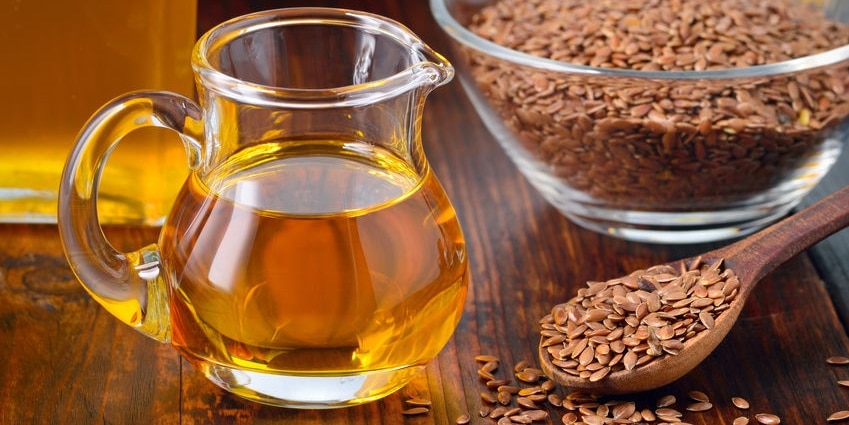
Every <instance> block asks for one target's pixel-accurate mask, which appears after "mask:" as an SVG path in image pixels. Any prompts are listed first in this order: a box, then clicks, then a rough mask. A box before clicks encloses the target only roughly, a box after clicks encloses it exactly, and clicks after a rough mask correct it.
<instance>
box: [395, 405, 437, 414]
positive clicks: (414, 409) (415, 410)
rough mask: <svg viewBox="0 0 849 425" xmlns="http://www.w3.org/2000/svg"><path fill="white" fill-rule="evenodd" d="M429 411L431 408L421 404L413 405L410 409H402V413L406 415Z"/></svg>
mask: <svg viewBox="0 0 849 425" xmlns="http://www.w3.org/2000/svg"><path fill="white" fill-rule="evenodd" d="M429 411H430V409H428V408H427V407H424V406H419V407H411V408H409V409H406V410H402V411H401V413H402V414H404V415H408V416H413V415H421V414H424V413H427V412H429Z"/></svg>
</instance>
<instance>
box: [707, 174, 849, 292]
mask: <svg viewBox="0 0 849 425" xmlns="http://www.w3.org/2000/svg"><path fill="white" fill-rule="evenodd" d="M847 226H849V186H846V187H843V188H842V189H840V190H837V191H835V192H833V193H832V194H830V195H828V196H827V197H825V198H823V199H821V200H819V201H818V202H816V203H814V204H813V205H811V206H809V207H807V208H805V209H803V210H801V211H798V212H796V213H795V214H793V215H790V216H788V217H787V218H785V219H783V220H781V221H779V222H777V223H775V224H773V225H771V226H769V227H767V228H766V229H764V230H761V231H760V232H757V233H755V234H753V235H751V236H748V237H746V238H745V239H742V240H740V241H737V242H735V243H733V244H731V245H728V246H726V247H724V248H720V249H718V250H716V251H714V255H713V257H722V258H726V259H732V258H733V264H729V265H728V266H729V267H730V268H732V269H734V271H735V273H737V275H738V276H743V275H745V276H746V277H747V279H741V280H746V281H749V282H752V283H756V282H758V281H759V280H761V279H762V278H763V277H764V276H766V275H767V274H768V273H770V272H771V271H772V270H774V269H775V268H776V267H778V266H780V265H781V264H783V263H784V262H785V261H787V260H789V259H790V258H792V257H794V256H795V255H797V254H799V253H800V252H802V251H804V250H806V249H808V248H810V247H811V246H812V245H814V244H816V243H817V242H819V241H821V240H823V239H825V238H826V237H828V236H830V235H831V234H833V233H835V232H837V231H839V230H841V229H843V228H845V227H847ZM751 286H754V285H751Z"/></svg>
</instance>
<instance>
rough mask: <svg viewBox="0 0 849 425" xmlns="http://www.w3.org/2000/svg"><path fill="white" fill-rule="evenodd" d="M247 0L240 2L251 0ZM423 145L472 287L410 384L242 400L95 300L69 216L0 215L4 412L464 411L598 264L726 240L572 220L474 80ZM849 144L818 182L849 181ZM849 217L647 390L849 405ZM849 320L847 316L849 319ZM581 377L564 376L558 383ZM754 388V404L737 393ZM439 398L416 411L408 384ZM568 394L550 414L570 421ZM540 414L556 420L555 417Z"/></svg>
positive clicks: (234, 415) (717, 399)
mask: <svg viewBox="0 0 849 425" xmlns="http://www.w3.org/2000/svg"><path fill="white" fill-rule="evenodd" d="M231 3H233V4H232V5H228V4H227V3H226V2H220V1H216V2H213V1H203V0H202V1H201V5H200V15H199V30H200V31H203V30H205V29H207V28H209V27H210V26H212V25H214V24H215V23H217V22H219V21H221V20H224V19H226V18H229V17H232V16H236V15H239V14H243V13H247V12H250V11H252V10H258V9H265V8H273V7H285V6H299V5H324V6H339V7H347V8H354V9H360V10H366V11H371V12H375V13H379V14H382V15H385V16H388V17H391V18H394V19H397V20H399V21H401V22H403V23H405V24H407V25H408V26H409V27H410V28H411V29H412V30H413V31H414V32H416V33H417V34H419V35H420V36H421V37H422V38H424V39H425V40H426V41H427V42H429V43H430V44H431V45H432V46H433V47H434V48H436V49H437V50H439V51H441V52H444V53H448V47H447V39H446V37H445V35H444V34H443V33H442V31H441V30H440V29H439V28H438V27H437V25H436V24H435V22H434V21H433V19H432V18H431V16H430V14H429V11H428V8H427V3H426V2H425V1H424V0H415V1H400V0H361V1H354V0H351V1H335V2H334V1H317V0H313V1H301V2H295V1H289V2H272V1H243V2H235V1H234V2H231ZM237 3H238V4H237ZM423 132H424V144H425V150H426V152H427V154H428V156H429V158H430V160H431V163H432V165H433V167H434V169H435V170H436V172H437V175H439V176H440V178H441V180H442V182H443V184H444V185H445V187H446V190H447V191H448V193H449V196H450V197H451V198H452V200H453V201H454V204H455V207H456V208H457V210H458V213H459V215H460V219H461V222H462V224H463V226H464V230H465V234H466V238H467V242H468V247H469V255H470V260H471V264H472V266H471V272H472V286H471V288H470V291H469V295H468V299H467V304H466V307H465V311H464V316H463V319H462V321H461V322H460V324H459V326H458V328H457V331H456V333H455V335H454V337H453V339H452V340H451V341H450V342H449V343H448V345H447V346H446V347H445V348H444V349H443V351H442V352H441V353H440V355H439V356H438V358H437V359H435V360H434V361H433V362H431V363H430V364H429V365H428V367H427V368H426V371H425V372H424V373H421V374H420V375H419V376H417V377H416V378H415V379H414V380H413V382H411V383H410V384H409V385H407V386H406V387H404V388H403V389H401V390H400V391H398V392H397V393H395V394H393V395H391V396H389V397H387V398H385V399H383V400H380V401H377V402H373V403H371V404H367V405H363V406H358V407H352V408H345V409H336V410H326V411H320V410H290V409H281V408H274V407H269V406H263V405H258V404H253V403H250V402H246V401H243V400H241V399H239V398H237V397H235V396H232V395H229V394H228V393H226V392H224V391H222V390H220V389H218V388H217V387H216V386H214V385H213V384H211V383H209V382H207V381H206V379H205V378H204V377H202V375H201V374H200V373H199V372H197V371H195V370H193V369H192V368H191V367H190V366H189V365H188V364H187V363H186V362H185V361H183V360H181V359H180V357H179V356H178V354H177V352H176V351H175V350H174V349H172V348H171V347H170V346H168V345H163V344H159V343H157V342H155V341H153V340H150V339H147V338H145V337H143V336H142V335H140V334H137V333H136V332H135V331H133V330H132V329H130V328H129V327H127V326H124V325H122V324H120V323H119V322H118V321H117V320H116V319H114V318H113V317H112V316H110V315H109V314H108V313H107V312H106V311H105V310H104V309H102V308H101V307H100V306H99V305H98V304H97V303H95V302H94V301H93V300H92V299H91V298H90V297H89V296H88V295H87V294H86V293H85V291H84V290H83V289H82V288H81V287H80V285H79V284H78V283H77V282H76V280H75V279H74V277H73V275H72V274H71V272H70V270H69V269H68V267H67V265H66V262H65V259H64V256H63V254H62V251H61V247H60V244H59V239H58V232H57V230H56V227H55V226H51V225H21V224H2V225H0V344H2V349H0V424H325V423H347V424H361V423H363V424H364V423H369V424H395V423H410V424H429V423H437V424H453V423H455V420H456V418H457V417H458V416H460V415H462V414H464V413H468V414H469V415H470V416H471V417H472V423H495V422H494V421H492V420H489V419H481V418H480V417H479V416H478V411H479V409H480V407H481V405H482V402H481V399H480V393H481V391H482V390H483V385H482V381H481V380H480V378H479V377H478V374H477V372H476V371H477V368H478V366H479V365H478V364H477V363H476V362H475V359H474V357H475V356H476V355H478V354H491V355H495V356H497V357H499V358H500V359H501V360H502V362H503V363H502V366H501V367H500V368H499V369H498V370H497V371H496V374H497V375H499V376H509V375H510V373H509V372H510V371H509V368H510V366H511V365H512V364H514V363H516V362H519V361H521V360H528V361H531V362H532V363H536V359H535V357H534V353H535V352H536V346H537V343H538V333H537V330H536V329H537V321H538V319H539V318H540V317H542V316H543V315H545V314H546V313H547V312H548V311H549V309H550V308H551V307H552V306H553V305H554V304H555V303H557V302H560V301H563V300H566V299H567V298H569V297H570V296H571V295H572V294H573V293H574V291H575V290H576V289H577V287H578V286H580V285H583V284H584V282H585V281H587V280H590V279H606V278H612V277H615V276H619V275H621V274H624V273H627V272H629V271H631V270H633V269H635V268H639V267H645V266H648V265H652V264H656V263H661V262H666V261H669V260H674V259H677V258H681V257H685V256H689V255H691V254H694V253H697V252H700V251H702V250H705V249H709V248H713V247H715V246H707V245H703V246H661V245H648V244H640V243H633V242H627V241H622V240H617V239H612V238H609V237H606V236H604V235H599V234H596V233H593V232H590V231H587V230H583V229H581V228H579V227H577V226H576V225H574V224H571V223H570V222H569V221H567V220H566V219H565V218H564V217H562V216H561V215H560V214H558V213H557V212H556V211H555V210H554V208H552V207H550V206H548V205H547V204H546V203H545V202H544V201H543V200H542V198H541V197H540V196H539V195H538V194H537V193H535V192H534V190H533V189H531V187H530V186H529V185H528V184H527V182H525V180H524V179H523V178H522V177H521V176H520V175H519V174H518V172H517V170H516V169H515V167H514V166H513V165H512V163H510V162H509V160H508V158H507V157H506V156H505V155H504V154H503V153H502V151H501V150H500V149H499V148H498V147H497V146H496V144H495V142H494V141H493V140H492V136H490V134H489V133H488V132H487V131H486V129H485V128H484V127H483V126H482V124H481V122H480V120H479V119H478V118H477V117H476V115H475V114H474V112H473V110H472V109H471V106H470V105H469V103H468V101H467V100H466V98H465V97H464V95H463V93H462V90H461V87H460V84H459V83H458V82H456V81H455V82H453V83H451V84H450V85H448V86H447V87H442V88H440V89H438V90H437V91H436V92H434V93H433V94H432V95H431V97H430V98H429V100H428V104H427V107H426V111H425V116H424V129H423ZM847 164H849V159H847V156H846V155H844V156H843V157H842V158H841V160H840V163H839V164H838V165H837V167H835V170H834V171H833V172H832V173H831V175H829V176H828V178H827V180H826V181H825V182H823V184H822V185H820V186H819V187H818V188H817V189H816V191H815V193H813V194H812V196H811V197H810V198H811V199H815V198H818V197H820V196H822V195H823V194H825V193H828V192H830V191H832V190H834V189H836V188H838V187H840V186H843V185H845V184H847V183H849V166H847ZM107 233H108V236H109V238H110V240H111V241H112V243H113V244H114V245H116V247H118V248H119V249H125V250H130V249H136V248H138V247H140V246H142V245H143V244H147V243H151V242H154V241H155V240H156V236H157V231H156V230H155V229H140V228H110V229H108V230H107ZM848 253H849V234H847V232H846V231H842V232H840V233H838V234H836V235H834V236H832V237H831V238H829V239H827V240H826V241H824V242H822V243H821V244H819V245H818V246H816V247H815V248H814V249H812V250H810V251H809V252H806V253H804V254H801V255H799V256H797V257H795V258H793V259H792V260H790V261H789V262H788V263H787V264H785V265H784V266H782V267H780V268H779V269H778V270H776V271H775V272H774V273H772V274H770V275H769V276H768V277H767V278H766V279H765V281H763V282H762V283H761V284H760V285H759V286H758V288H756V290H755V292H754V294H753V296H752V298H751V299H750V300H749V303H748V304H747V306H746V308H745V309H744V311H743V313H742V314H741V318H740V321H739V322H738V324H737V326H736V327H735V328H734V329H733V330H732V332H731V334H730V335H729V337H728V339H727V340H726V341H724V342H723V343H722V344H721V345H720V346H719V348H718V349H717V351H715V352H714V354H713V355H711V356H710V357H708V359H707V360H706V361H705V362H704V363H702V364H701V365H700V366H698V367H697V368H696V369H695V370H694V371H693V372H691V373H690V374H689V375H687V376H686V377H685V378H683V379H682V380H680V381H678V382H675V383H673V384H671V385H669V386H668V387H665V388H662V389H660V390H657V391H654V392H651V393H644V394H639V395H635V396H633V399H634V400H636V401H638V402H639V403H640V405H641V406H642V407H652V406H651V405H652V404H653V401H654V400H655V399H657V398H658V397H659V396H660V395H664V394H674V395H677V396H678V398H679V400H680V401H679V404H678V407H679V408H680V409H681V410H683V406H684V405H685V403H684V400H685V399H686V393H687V392H688V391H690V390H701V391H704V392H705V393H707V394H708V395H709V396H710V397H711V400H712V401H713V404H714V408H713V409H711V410H710V411H708V412H704V413H690V412H687V413H686V414H685V417H684V420H685V421H686V422H689V423H693V424H730V423H731V421H732V420H733V419H734V418H735V417H737V416H741V415H742V416H748V417H750V418H751V419H752V420H751V422H750V423H756V422H755V421H754V415H755V414H756V413H760V412H769V413H773V414H776V415H778V416H780V417H781V418H782V423H787V424H815V423H826V417H827V416H828V415H830V414H831V413H833V412H835V411H838V410H844V409H849V389H847V388H842V387H840V386H838V384H837V381H838V380H842V379H849V366H842V367H840V366H832V365H828V364H827V363H826V361H825V360H826V358H827V357H829V356H838V355H847V356H849V338H847V333H846V323H847V318H849V290H847V286H849V285H847V281H849V280H847V278H849V259H847V254H848ZM841 319H842V320H841ZM559 391H561V393H563V394H565V393H566V392H567V390H566V389H560V390H559ZM733 396H740V397H745V398H747V399H748V400H749V402H750V403H751V409H749V410H748V411H742V410H740V409H738V408H736V407H734V406H733V405H732V404H731V401H730V399H731V397H733ZM413 397H422V398H427V399H430V400H431V401H432V408H431V411H430V412H429V413H427V414H424V415H418V416H404V415H403V414H402V410H403V409H405V408H406V407H407V406H406V405H405V400H407V399H409V398H413ZM564 412H565V410H564V409H562V408H551V409H550V413H551V418H550V420H549V421H548V423H553V424H559V423H561V422H560V417H561V415H562V414H563V413H564ZM541 423H542V422H541Z"/></svg>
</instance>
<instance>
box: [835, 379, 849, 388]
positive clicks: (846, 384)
mask: <svg viewBox="0 0 849 425" xmlns="http://www.w3.org/2000/svg"><path fill="white" fill-rule="evenodd" d="M837 385H840V386H841V387H849V381H846V380H841V381H837Z"/></svg>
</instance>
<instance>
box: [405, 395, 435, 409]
mask: <svg viewBox="0 0 849 425" xmlns="http://www.w3.org/2000/svg"><path fill="white" fill-rule="evenodd" d="M405 403H407V404H409V405H410V406H423V407H430V405H431V401H430V400H428V399H424V398H418V397H417V398H411V399H408V400H406V401H405Z"/></svg>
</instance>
